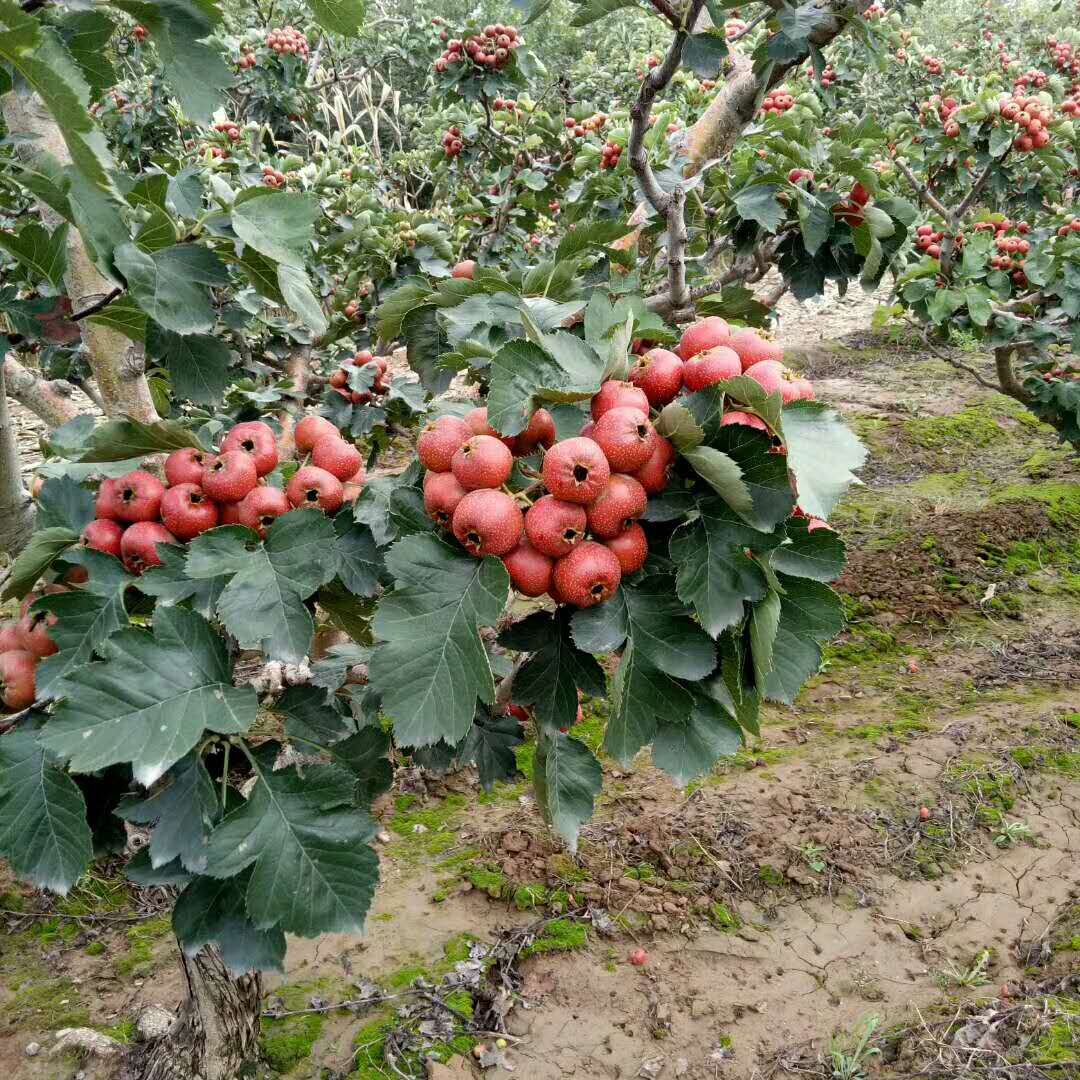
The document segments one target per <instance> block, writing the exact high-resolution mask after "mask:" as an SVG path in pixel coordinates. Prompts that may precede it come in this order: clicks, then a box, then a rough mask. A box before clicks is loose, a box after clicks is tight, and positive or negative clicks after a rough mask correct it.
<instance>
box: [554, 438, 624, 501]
mask: <svg viewBox="0 0 1080 1080" xmlns="http://www.w3.org/2000/svg"><path fill="white" fill-rule="evenodd" d="M542 475H543V479H544V486H545V487H546V488H547V489H548V491H550V492H551V494H552V495H554V496H555V497H556V498H559V499H565V500H566V501H567V502H573V503H581V504H587V503H591V502H592V501H593V499H595V498H596V496H597V495H599V494H600V492H601V491H602V490H603V488H604V485H605V484H606V483H607V482H608V478H609V477H610V476H611V466H610V465H609V464H608V460H607V457H606V456H605V455H604V451H603V450H601V449H600V447H599V445H598V444H597V443H595V442H594V441H593V440H592V439H587V438H583V437H580V436H579V437H578V438H575V439H564V440H563V441H562V442H557V443H555V445H554V446H553V447H552V448H551V449H550V450H548V452H547V453H546V454H545V455H544V464H543V468H542Z"/></svg>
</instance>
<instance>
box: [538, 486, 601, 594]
mask: <svg viewBox="0 0 1080 1080" xmlns="http://www.w3.org/2000/svg"><path fill="white" fill-rule="evenodd" d="M587 528H588V516H587V514H586V510H585V507H583V506H581V505H580V504H578V503H573V502H567V501H566V500H564V499H558V498H556V497H555V496H554V495H544V496H542V497H541V498H539V499H537V500H536V502H535V503H533V505H532V506H530V507H529V509H528V510H527V511H526V513H525V535H526V536H527V537H528V540H529V543H530V544H531V545H532V546H533V547H534V548H535V549H536V550H537V551H538V552H539V553H540V554H542V555H546V556H549V557H551V558H553V559H561V558H562V557H563V556H564V555H569V554H570V552H571V551H572V550H573V548H574V547H575V546H576V545H578V544H580V543H581V542H582V541H583V540H584V539H585V531H586V529H587ZM546 591H547V590H545V592H546Z"/></svg>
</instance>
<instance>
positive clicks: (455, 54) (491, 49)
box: [432, 23, 521, 73]
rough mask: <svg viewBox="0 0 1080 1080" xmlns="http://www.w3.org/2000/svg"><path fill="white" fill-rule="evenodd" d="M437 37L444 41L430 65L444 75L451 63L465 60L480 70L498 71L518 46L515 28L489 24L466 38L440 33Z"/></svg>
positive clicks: (519, 37)
mask: <svg viewBox="0 0 1080 1080" xmlns="http://www.w3.org/2000/svg"><path fill="white" fill-rule="evenodd" d="M439 38H440V40H442V41H445V42H446V49H445V51H444V52H443V54H442V55H441V56H440V57H439V58H438V59H437V60H436V61H435V63H434V64H433V65H432V66H433V67H434V68H435V70H436V71H438V72H440V73H441V72H444V71H446V70H447V69H448V68H450V67H451V66H452V65H454V64H460V63H462V62H463V61H465V60H466V58H467V59H468V60H470V61H472V63H473V64H474V65H475V67H476V68H477V69H478V70H480V71H482V70H484V69H485V68H495V69H501V68H504V67H506V65H507V64H509V63H510V58H511V56H512V55H513V52H514V50H515V49H516V48H518V46H519V45H521V35H520V34H519V33H518V29H517V27H516V26H503V24H502V23H493V24H490V25H488V26H485V27H484V29H483V30H482V31H481V32H480V33H479V34H473V35H472V36H471V37H467V38H464V39H462V38H453V39H452V40H451V38H450V35H449V33H448V32H447V31H446V30H443V31H441V32H440V34H439Z"/></svg>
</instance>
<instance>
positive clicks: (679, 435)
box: [653, 397, 723, 451]
mask: <svg viewBox="0 0 1080 1080" xmlns="http://www.w3.org/2000/svg"><path fill="white" fill-rule="evenodd" d="M722 401H723V398H722V397H721V402H722ZM653 427H654V428H656V432H657V434H658V435H663V436H664V438H665V439H670V440H671V442H672V443H673V444H674V446H675V449H676V450H680V451H686V450H690V449H692V448H693V447H695V446H700V445H701V443H702V442H703V441H704V439H705V432H704V431H703V430H702V429H701V427H700V426H699V425H698V422H697V421H696V420H695V419H694V414H693V413H692V412H691V411H690V410H689V409H688V408H687V407H686V406H685V405H682V404H680V403H678V402H675V401H672V402H669V403H668V404H667V405H665V406H664V407H663V409H661V410H660V415H659V416H658V417H657V418H656V420H654V421H653Z"/></svg>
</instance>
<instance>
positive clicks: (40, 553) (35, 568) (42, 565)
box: [0, 526, 79, 600]
mask: <svg viewBox="0 0 1080 1080" xmlns="http://www.w3.org/2000/svg"><path fill="white" fill-rule="evenodd" d="M78 542H79V534H78V533H77V532H72V530H71V529H66V528H63V527H62V526H56V527H53V528H51V529H41V530H40V531H39V532H35V533H34V535H33V536H31V537H30V542H29V543H28V544H27V545H26V547H24V548H23V549H22V551H21V552H20V553H19V557H18V558H17V559H16V560H15V561H14V562H13V563H12V564H11V567H10V569H9V570H8V580H7V584H6V585H5V586H4V592H3V596H0V599H3V600H10V599H11V598H12V597H13V596H15V597H23V596H25V595H26V594H27V593H28V592H29V591H30V590H31V589H32V588H33V587H34V585H35V583H36V582H37V579H38V578H39V577H41V575H42V574H44V573H45V571H46V570H48V569H49V567H50V566H52V564H53V563H54V562H55V561H56V560H57V559H58V558H59V557H60V556H61V555H62V554H63V553H64V552H65V551H67V549H68V548H69V547H71V546H72V544H77V543H78Z"/></svg>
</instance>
